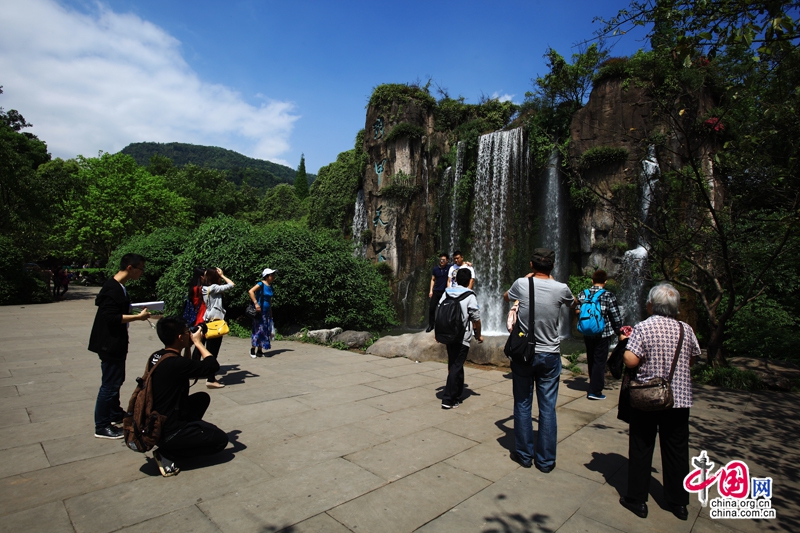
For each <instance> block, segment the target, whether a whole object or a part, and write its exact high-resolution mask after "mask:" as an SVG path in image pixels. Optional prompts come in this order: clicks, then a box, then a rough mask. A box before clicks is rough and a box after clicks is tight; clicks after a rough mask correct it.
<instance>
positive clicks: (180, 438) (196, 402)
mask: <svg viewBox="0 0 800 533" xmlns="http://www.w3.org/2000/svg"><path fill="white" fill-rule="evenodd" d="M156 332H157V333H158V338H159V339H161V342H163V343H164V349H163V350H159V351H157V352H156V353H154V354H153V355H152V356H150V360H149V361H148V363H147V367H148V369H150V368H152V367H153V366H154V365H156V364H158V362H159V361H160V360H161V358H162V357H164V355H165V354H168V353H169V352H172V353H174V354H177V355H178V357H169V358H168V359H164V361H163V362H162V363H161V364H160V365H158V368H156V369H155V370H154V371H153V376H152V382H151V387H152V390H153V410H154V411H156V412H158V413H161V414H163V415H167V419H166V421H165V422H164V425H163V428H162V432H161V440H160V441H159V442H158V449H156V450H155V451H154V452H153V457H154V458H155V460H156V462H157V463H158V468H159V470H160V471H161V475H162V476H165V477H168V476H174V475H175V474H177V473H178V472H180V469H179V468H178V466H177V465H176V464H175V460H176V459H189V458H192V457H200V456H203V455H212V454H215V453H218V452H221V451H222V450H224V449H225V446H227V445H228V436H227V435H226V434H225V432H224V431H222V430H221V429H219V428H218V427H217V426H215V425H213V424H209V423H208V422H205V421H203V415H204V414H205V412H206V409H208V406H209V404H210V403H211V396H209V395H208V394H207V393H205V392H196V393H194V394H192V395H191V396H190V395H189V380H190V379H192V378H194V379H197V378H201V377H206V376H210V375H212V374H213V373H214V372H216V371H217V370H219V363H218V362H217V358H216V357H214V355H213V354H212V353H211V352H209V351H208V349H207V348H206V347H205V346H203V332H202V331H201V330H200V329H198V330H197V331H195V332H194V333H190V331H189V329H188V328H187V326H186V322H184V321H183V319H181V318H177V317H164V318H162V319H160V320H159V321H158V323H157V324H156ZM192 345H194V347H195V349H196V350H197V352H198V353H199V354H200V358H201V359H200V361H194V360H192V357H191V353H190V351H189V349H190V348H191V346H192ZM181 351H183V352H184V353H183V357H180V354H181Z"/></svg>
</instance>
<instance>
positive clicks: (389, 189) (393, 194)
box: [380, 170, 423, 202]
mask: <svg viewBox="0 0 800 533" xmlns="http://www.w3.org/2000/svg"><path fill="white" fill-rule="evenodd" d="M389 179H390V183H389V185H387V186H386V187H384V188H382V189H381V191H380V192H381V196H383V197H386V198H396V199H398V200H402V201H405V202H407V201H409V200H411V199H412V198H413V197H414V196H415V195H417V194H418V193H420V192H422V190H423V189H422V186H421V185H417V184H416V182H417V180H416V178H415V177H414V176H409V175H408V174H406V173H405V172H403V171H402V170H401V171H399V172H397V173H396V174H394V175H392V176H390V178H389Z"/></svg>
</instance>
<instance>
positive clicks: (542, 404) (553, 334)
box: [503, 248, 578, 474]
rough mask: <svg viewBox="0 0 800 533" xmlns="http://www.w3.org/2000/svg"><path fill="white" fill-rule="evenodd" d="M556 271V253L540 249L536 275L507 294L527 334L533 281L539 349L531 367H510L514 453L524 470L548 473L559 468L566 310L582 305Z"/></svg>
mask: <svg viewBox="0 0 800 533" xmlns="http://www.w3.org/2000/svg"><path fill="white" fill-rule="evenodd" d="M553 266H555V253H554V252H553V251H552V250H548V249H546V248H536V249H535V250H534V251H533V258H532V259H531V271H532V273H531V274H529V275H528V276H526V277H524V278H519V279H518V280H517V281H515V282H514V284H513V285H512V286H511V288H510V289H509V290H508V291H507V292H506V293H505V294H504V295H503V298H504V299H505V300H506V301H507V302H508V301H511V300H519V313H518V315H517V320H518V321H519V323H520V327H521V328H522V329H523V331H526V332H527V330H528V327H527V326H528V317H529V314H530V295H529V294H528V284H529V281H528V278H529V277H533V290H534V314H533V333H534V339H535V341H536V350H535V356H534V359H533V362H532V364H530V365H518V364H516V363H514V362H513V361H512V362H511V372H512V374H511V375H512V381H513V387H514V441H515V451H513V452H511V459H512V460H514V461H516V462H517V463H519V464H520V465H522V466H523V467H525V468H530V466H531V463H533V464H534V465H535V466H536V468H538V469H539V470H541V471H542V472H544V473H545V474H546V473H548V472H550V471H551V470H553V468H555V466H556V442H557V441H558V434H557V433H558V427H557V423H556V400H558V383H559V378H560V376H561V345H560V339H559V335H558V331H559V327H558V321H559V318H560V317H561V306H562V305H567V306H570V307H574V306H575V305H577V304H578V300H577V299H576V298H575V296H573V295H572V292H571V291H570V290H569V287H567V286H566V285H565V284H564V283H560V282H558V281H556V280H554V279H552V278H551V277H550V272H552V271H553ZM534 383H535V384H536V401H537V403H538V405H539V432H538V434H537V438H536V445H535V446H534V442H533V424H532V423H531V406H532V403H533V385H534Z"/></svg>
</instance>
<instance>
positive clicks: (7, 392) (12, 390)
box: [0, 385, 19, 403]
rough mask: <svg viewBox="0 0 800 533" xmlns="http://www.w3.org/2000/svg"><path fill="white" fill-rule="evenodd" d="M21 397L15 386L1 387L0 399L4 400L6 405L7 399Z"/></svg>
mask: <svg viewBox="0 0 800 533" xmlns="http://www.w3.org/2000/svg"><path fill="white" fill-rule="evenodd" d="M17 396H19V394H18V393H17V387H16V386H14V385H6V386H5V387H0V398H3V400H4V402H3V403H5V399H6V398H16V397H17Z"/></svg>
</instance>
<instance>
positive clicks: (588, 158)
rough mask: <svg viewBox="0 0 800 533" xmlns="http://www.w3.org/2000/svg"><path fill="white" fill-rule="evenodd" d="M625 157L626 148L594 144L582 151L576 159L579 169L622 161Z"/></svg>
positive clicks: (626, 157) (626, 156) (626, 154)
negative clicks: (592, 146)
mask: <svg viewBox="0 0 800 533" xmlns="http://www.w3.org/2000/svg"><path fill="white" fill-rule="evenodd" d="M627 159H628V150H627V149H626V148H614V147H612V146H595V147H594V148H589V149H588V150H586V151H585V152H583V155H581V157H580V159H578V168H579V169H580V170H588V169H590V168H597V167H604V166H608V165H613V164H617V163H623V162H625V161H626V160H627Z"/></svg>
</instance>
